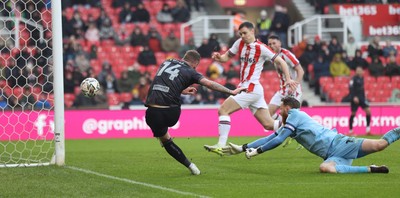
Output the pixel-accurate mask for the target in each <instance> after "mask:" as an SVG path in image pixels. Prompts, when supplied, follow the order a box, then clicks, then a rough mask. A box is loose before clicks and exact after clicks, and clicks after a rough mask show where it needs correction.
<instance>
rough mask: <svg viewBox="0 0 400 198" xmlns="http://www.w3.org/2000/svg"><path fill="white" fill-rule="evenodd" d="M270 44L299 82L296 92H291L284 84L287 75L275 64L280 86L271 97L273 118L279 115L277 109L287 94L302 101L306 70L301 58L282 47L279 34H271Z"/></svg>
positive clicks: (269, 105)
mask: <svg viewBox="0 0 400 198" xmlns="http://www.w3.org/2000/svg"><path fill="white" fill-rule="evenodd" d="M268 46H269V47H270V48H271V49H272V50H274V52H275V53H278V54H279V56H280V57H282V59H283V60H284V61H285V62H286V64H287V65H288V67H289V74H290V78H291V79H293V80H295V81H297V82H298V85H297V87H296V90H295V91H294V92H291V90H290V89H288V88H287V87H285V86H284V85H285V83H286V77H285V74H284V73H283V71H282V69H281V68H280V67H279V65H277V64H274V65H275V68H276V71H277V72H278V76H279V80H280V88H279V90H278V91H277V92H276V93H275V95H274V96H273V97H272V98H271V101H270V102H269V104H268V109H269V113H270V114H271V116H272V118H274V117H275V115H278V114H276V111H277V110H278V108H279V106H280V104H281V101H282V98H284V97H285V96H288V95H291V96H293V97H294V98H296V100H298V101H299V102H300V103H301V96H302V91H301V81H302V80H303V76H304V70H303V67H302V66H301V65H300V62H299V60H297V58H296V56H295V55H294V54H293V53H292V52H290V51H289V50H287V49H285V48H282V47H281V46H282V44H281V40H280V39H279V37H278V36H275V35H272V36H269V37H268Z"/></svg>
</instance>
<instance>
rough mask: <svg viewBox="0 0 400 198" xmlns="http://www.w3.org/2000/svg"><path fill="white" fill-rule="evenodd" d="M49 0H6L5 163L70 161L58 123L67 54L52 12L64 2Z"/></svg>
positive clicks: (1, 156) (1, 61) (1, 51)
mask: <svg viewBox="0 0 400 198" xmlns="http://www.w3.org/2000/svg"><path fill="white" fill-rule="evenodd" d="M45 2H48V1H43V0H29V1H28V0H4V1H3V0H2V1H1V2H0V74H1V75H0V167H18V166H41V165H49V164H52V163H56V162H57V161H58V162H57V164H59V165H62V164H63V163H64V154H63V153H64V151H63V148H64V138H63V126H61V127H62V128H61V129H60V128H59V126H57V124H58V123H63V122H60V121H58V120H57V119H59V118H57V115H62V116H60V118H61V119H63V111H64V109H63V106H62V105H63V104H61V108H60V104H59V102H61V103H63V99H62V97H63V96H62V92H63V89H62V83H61V87H60V81H55V79H57V78H61V82H62V78H63V77H62V60H59V59H61V58H62V55H61V56H60V55H58V56H56V55H57V54H60V52H61V50H55V49H56V46H57V47H58V45H53V44H54V43H55V41H56V39H57V41H58V40H61V35H60V37H55V36H54V35H55V33H58V32H61V25H60V27H59V30H57V32H56V31H52V29H54V28H52V14H51V13H52V12H53V14H54V11H56V12H61V5H60V3H57V2H52V3H53V4H50V3H49V4H46V3H45ZM54 3H55V4H54ZM50 5H51V6H53V8H50ZM56 6H57V7H56ZM59 16H61V14H60V15H59ZM53 18H54V17H53ZM60 23H61V17H60ZM53 27H55V26H53ZM59 34H61V33H59ZM61 42H62V41H61ZM57 49H58V48H57ZM60 62H61V64H60ZM56 70H57V71H56ZM60 71H61V73H60ZM60 76H61V77H60ZM57 89H60V90H57ZM60 91H61V94H60ZM60 96H61V97H60ZM55 98H56V99H57V100H59V102H55ZM55 123H56V124H55ZM60 143H61V145H59V144H60ZM56 148H62V150H61V151H60V150H59V151H56ZM56 154H59V156H58V159H57V155H56Z"/></svg>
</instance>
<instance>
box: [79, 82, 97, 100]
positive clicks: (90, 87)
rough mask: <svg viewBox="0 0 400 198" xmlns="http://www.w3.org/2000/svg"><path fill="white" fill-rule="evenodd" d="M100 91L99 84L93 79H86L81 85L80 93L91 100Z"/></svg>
mask: <svg viewBox="0 0 400 198" xmlns="http://www.w3.org/2000/svg"><path fill="white" fill-rule="evenodd" d="M99 91H100V83H99V81H97V80H96V79H95V78H86V79H85V80H83V81H82V83H81V92H82V93H83V95H85V96H86V97H89V98H92V97H94V96H95V95H96V94H97V93H98V92H99Z"/></svg>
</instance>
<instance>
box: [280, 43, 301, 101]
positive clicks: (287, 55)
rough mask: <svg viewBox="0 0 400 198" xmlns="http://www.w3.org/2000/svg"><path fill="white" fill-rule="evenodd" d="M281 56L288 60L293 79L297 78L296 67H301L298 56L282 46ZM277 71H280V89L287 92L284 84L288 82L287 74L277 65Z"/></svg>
mask: <svg viewBox="0 0 400 198" xmlns="http://www.w3.org/2000/svg"><path fill="white" fill-rule="evenodd" d="M279 56H280V57H281V58H282V59H283V60H284V61H285V62H286V64H287V65H288V68H289V75H290V78H291V79H292V80H296V78H297V72H296V70H295V69H294V68H295V67H298V66H299V67H300V63H299V60H297V58H296V56H295V55H294V54H293V53H292V52H290V51H289V50H287V49H285V48H281V51H280V52H279ZM275 68H276V71H277V72H278V76H279V80H280V85H279V86H280V89H281V91H283V93H284V92H286V90H285V87H283V85H284V84H285V83H286V76H285V74H284V73H283V71H282V69H280V67H277V66H276V65H275ZM283 93H282V94H283Z"/></svg>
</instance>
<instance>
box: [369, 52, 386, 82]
mask: <svg viewBox="0 0 400 198" xmlns="http://www.w3.org/2000/svg"><path fill="white" fill-rule="evenodd" d="M368 70H369V73H370V74H371V76H375V77H377V76H383V75H384V74H385V66H384V65H383V64H382V61H381V60H380V59H379V57H377V56H374V57H372V62H371V64H369V67H368Z"/></svg>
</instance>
